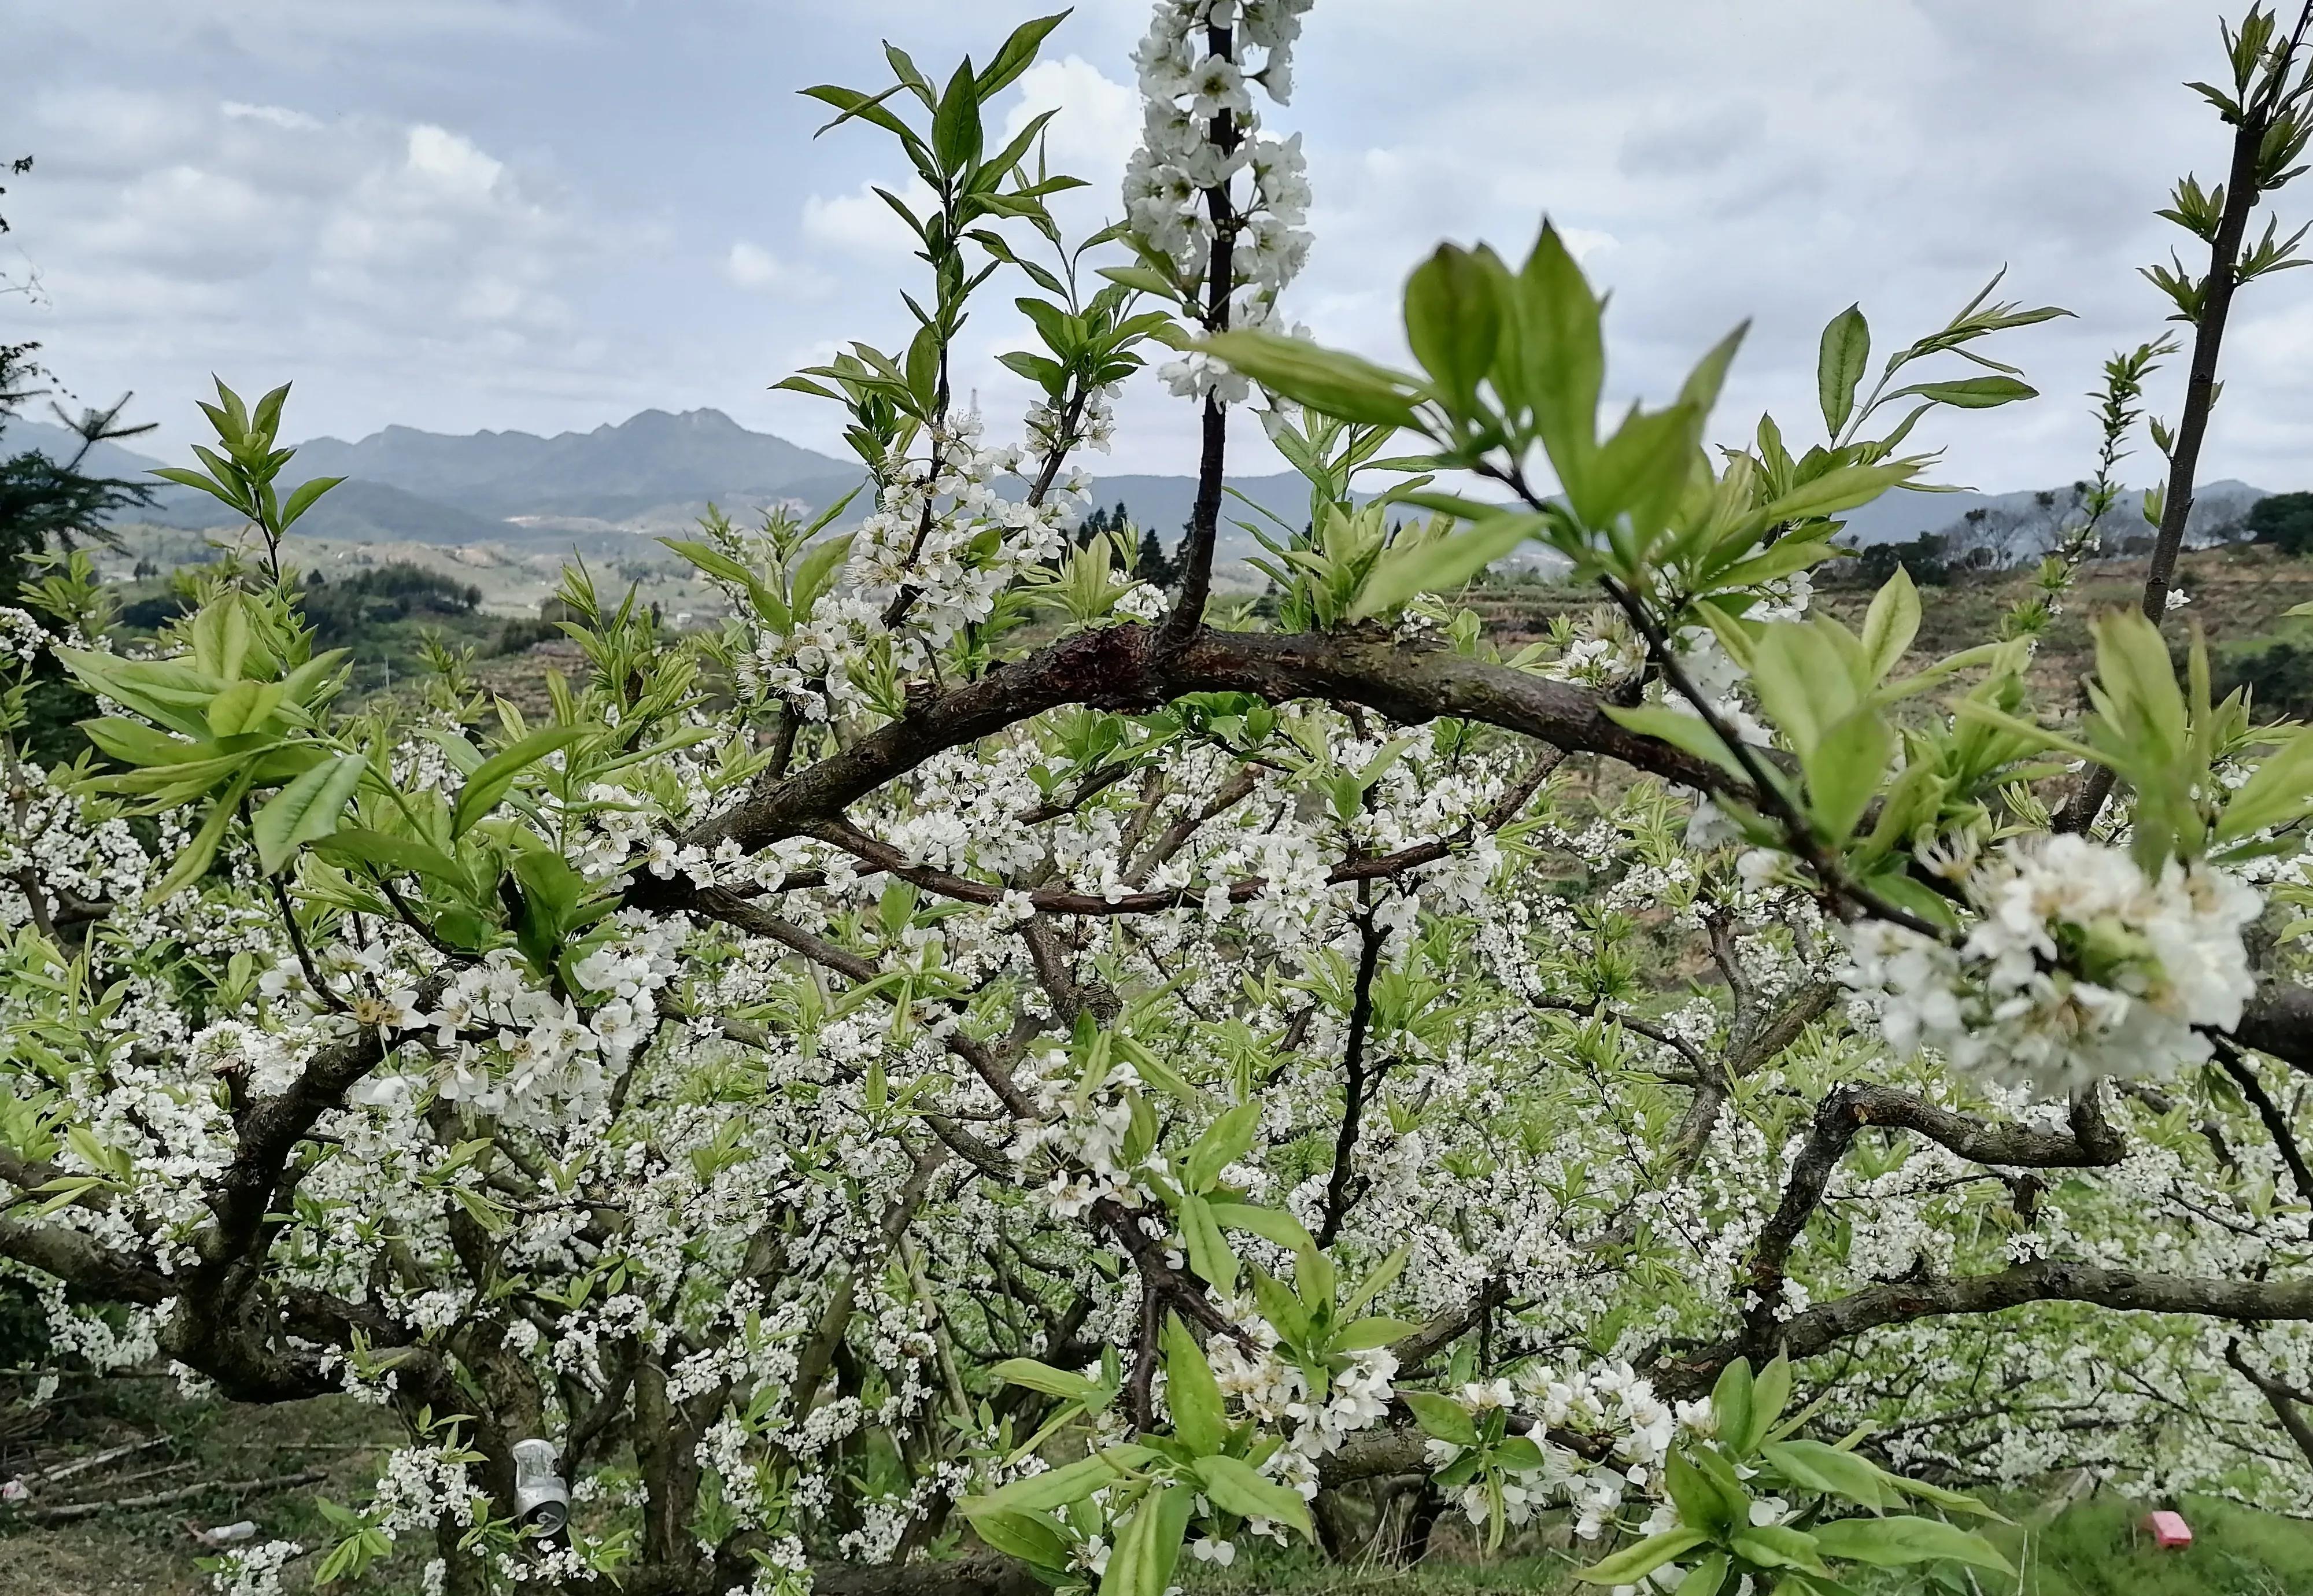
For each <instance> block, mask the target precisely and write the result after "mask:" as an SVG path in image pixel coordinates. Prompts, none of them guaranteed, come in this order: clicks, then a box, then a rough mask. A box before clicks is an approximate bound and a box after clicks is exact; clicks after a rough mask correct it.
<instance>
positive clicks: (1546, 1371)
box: [1429, 1362, 1711, 1540]
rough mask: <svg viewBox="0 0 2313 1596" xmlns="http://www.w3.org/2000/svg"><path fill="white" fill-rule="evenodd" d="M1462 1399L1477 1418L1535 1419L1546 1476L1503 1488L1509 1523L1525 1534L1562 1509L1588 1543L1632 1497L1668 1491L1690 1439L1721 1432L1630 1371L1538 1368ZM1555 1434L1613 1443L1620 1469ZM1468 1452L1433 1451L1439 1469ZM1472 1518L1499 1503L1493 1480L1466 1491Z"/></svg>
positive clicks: (1438, 1447) (1483, 1383)
mask: <svg viewBox="0 0 2313 1596" xmlns="http://www.w3.org/2000/svg"><path fill="white" fill-rule="evenodd" d="M1452 1395H1453V1397H1454V1398H1455V1400H1456V1401H1457V1402H1459V1403H1460V1404H1461V1405H1462V1406H1463V1407H1464V1408H1465V1409H1467V1410H1468V1411H1469V1412H1470V1413H1471V1414H1472V1415H1481V1414H1483V1413H1485V1412H1487V1411H1488V1410H1490V1409H1492V1408H1497V1407H1501V1408H1513V1409H1517V1410H1518V1411H1520V1412H1523V1413H1527V1414H1530V1415H1533V1425H1532V1428H1531V1429H1530V1431H1529V1432H1528V1438H1529V1439H1530V1440H1532V1441H1533V1442H1534V1443H1535V1446H1537V1447H1538V1448H1540V1449H1541V1451H1542V1458H1543V1462H1542V1467H1541V1468H1535V1469H1529V1470H1526V1471H1525V1472H1524V1473H1521V1474H1519V1475H1517V1476H1516V1477H1513V1478H1508V1479H1505V1480H1503V1481H1502V1482H1501V1496H1502V1512H1503V1516H1504V1517H1505V1518H1507V1519H1508V1521H1509V1522H1510V1523H1512V1524H1523V1523H1525V1522H1526V1521H1528V1520H1529V1519H1531V1518H1532V1517H1533V1516H1534V1515H1535V1512H1538V1511H1540V1510H1541V1509H1543V1508H1544V1507H1547V1506H1550V1505H1551V1504H1552V1503H1560V1502H1562V1503H1565V1504H1566V1505H1567V1506H1569V1507H1570V1508H1572V1509H1573V1510H1574V1514H1575V1524H1574V1532H1575V1534H1577V1535H1578V1536H1580V1537H1581V1538H1582V1539H1585V1540H1589V1539H1595V1538H1596V1536H1597V1535H1598V1534H1599V1532H1600V1531H1601V1530H1604V1529H1605V1526H1606V1525H1607V1524H1608V1523H1609V1522H1611V1521H1613V1519H1614V1515H1615V1513H1616V1512H1619V1511H1620V1510H1621V1508H1622V1505H1623V1499H1624V1498H1625V1496H1627V1495H1629V1493H1631V1491H1634V1490H1636V1491H1645V1492H1649V1493H1650V1494H1651V1491H1652V1490H1653V1489H1657V1488H1658V1482H1659V1480H1660V1478H1661V1476H1662V1472H1663V1468H1664V1466H1665V1463H1666V1461H1667V1459H1668V1458H1669V1456H1670V1450H1671V1447H1672V1445H1673V1443H1674V1442H1675V1441H1676V1440H1677V1438H1678V1434H1679V1432H1680V1431H1681V1430H1682V1429H1684V1430H1692V1431H1698V1432H1706V1433H1707V1431H1708V1429H1709V1426H1710V1424H1711V1406H1710V1404H1708V1403H1699V1402H1698V1403H1684V1402H1683V1403H1680V1404H1678V1405H1677V1406H1675V1407H1674V1406H1672V1405H1671V1404H1669V1403H1667V1402H1665V1401H1664V1400H1663V1399H1662V1398H1660V1397H1658V1396H1657V1395H1656V1394H1655V1389H1654V1386H1653V1384H1652V1382H1650V1381H1649V1380H1645V1379H1643V1378H1642V1377H1640V1375H1639V1374H1637V1373H1636V1372H1634V1371H1632V1370H1631V1366H1630V1364H1628V1363H1626V1362H1604V1363H1599V1364H1597V1365H1596V1366H1594V1367H1592V1368H1589V1369H1569V1370H1565V1371H1560V1370H1558V1369H1556V1368H1553V1367H1552V1365H1550V1364H1547V1363H1529V1364H1526V1365H1525V1366H1524V1367H1523V1368H1520V1369H1519V1370H1517V1371H1516V1372H1515V1373H1514V1374H1512V1375H1510V1376H1509V1377H1508V1378H1506V1379H1496V1380H1473V1381H1472V1382H1470V1383H1469V1384H1467V1385H1464V1387H1462V1389H1460V1390H1458V1391H1456V1392H1454V1393H1452ZM1552 1431H1559V1432H1561V1433H1564V1432H1566V1431H1576V1432H1579V1433H1582V1434H1585V1435H1590V1436H1597V1437H1609V1436H1611V1437H1612V1443H1611V1457H1612V1459H1613V1460H1612V1461H1607V1460H1600V1461H1596V1462H1594V1461H1592V1460H1590V1459H1587V1458H1586V1457H1584V1456H1582V1455H1581V1454H1579V1453H1577V1452H1574V1451H1569V1450H1568V1449H1566V1448H1565V1447H1562V1446H1561V1445H1559V1444H1558V1443H1557V1442H1554V1441H1552V1439H1551V1438H1550V1434H1551V1432H1552ZM1461 1450H1462V1449H1460V1448H1459V1447H1456V1446H1455V1445H1453V1444H1452V1443H1451V1442H1443V1441H1437V1440H1432V1441H1431V1442H1429V1459H1430V1461H1431V1463H1432V1464H1433V1466H1436V1467H1439V1468H1443V1467H1444V1466H1446V1465H1447V1464H1449V1463H1451V1462H1453V1460H1454V1459H1456V1457H1457V1456H1459V1455H1460V1452H1461ZM1462 1509H1463V1511H1464V1512H1465V1513H1467V1514H1468V1515H1469V1518H1470V1521H1471V1522H1472V1523H1473V1524H1480V1523H1483V1522H1485V1521H1486V1518H1487V1515H1488V1513H1489V1512H1491V1498H1490V1496H1489V1494H1488V1492H1487V1488H1486V1484H1485V1481H1484V1480H1483V1479H1479V1480H1475V1481H1473V1482H1472V1483H1471V1484H1470V1485H1469V1486H1467V1487H1466V1488H1464V1491H1463V1493H1462Z"/></svg>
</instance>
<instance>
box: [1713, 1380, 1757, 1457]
mask: <svg viewBox="0 0 2313 1596" xmlns="http://www.w3.org/2000/svg"><path fill="white" fill-rule="evenodd" d="M1711 1415H1712V1417H1713V1418H1714V1419H1716V1420H1717V1424H1716V1426H1715V1427H1716V1428H1717V1430H1718V1432H1719V1434H1720V1435H1722V1436H1725V1437H1727V1438H1728V1444H1729V1446H1730V1447H1731V1446H1732V1445H1733V1444H1734V1438H1735V1437H1738V1436H1742V1435H1746V1434H1747V1433H1750V1429H1751V1363H1750V1360H1748V1359H1747V1358H1737V1359H1736V1360H1735V1361H1734V1362H1731V1363H1729V1364H1728V1365H1727V1367H1726V1368H1725V1369H1723V1370H1721V1371H1719V1383H1718V1384H1717V1385H1715V1386H1713V1387H1711ZM1737 1460H1739V1457H1738V1459H1737Z"/></svg>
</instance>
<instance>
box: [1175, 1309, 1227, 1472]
mask: <svg viewBox="0 0 2313 1596" xmlns="http://www.w3.org/2000/svg"><path fill="white" fill-rule="evenodd" d="M1164 1339H1165V1405H1166V1406H1169V1407H1170V1408H1171V1409H1172V1410H1173V1433H1174V1435H1175V1436H1176V1437H1178V1438H1179V1440H1180V1442H1182V1444H1183V1445H1184V1446H1186V1447H1187V1448H1188V1449H1189V1450H1190V1451H1192V1452H1198V1453H1204V1452H1217V1451H1220V1450H1221V1448H1222V1447H1224V1446H1226V1445H1227V1444H1228V1435H1229V1422H1228V1414H1227V1410H1226V1409H1225V1408H1224V1407H1223V1406H1221V1388H1220V1384H1219V1382H1218V1381H1217V1380H1214V1379H1213V1368H1212V1365H1211V1364H1210V1363H1208V1362H1205V1352H1204V1349H1203V1348H1202V1347H1200V1346H1199V1345H1197V1340H1196V1337H1195V1336H1192V1335H1190V1334H1189V1327H1187V1326H1186V1325H1184V1324H1183V1323H1182V1322H1181V1316H1180V1315H1179V1314H1176V1313H1168V1314H1166V1315H1165V1337H1164Z"/></svg>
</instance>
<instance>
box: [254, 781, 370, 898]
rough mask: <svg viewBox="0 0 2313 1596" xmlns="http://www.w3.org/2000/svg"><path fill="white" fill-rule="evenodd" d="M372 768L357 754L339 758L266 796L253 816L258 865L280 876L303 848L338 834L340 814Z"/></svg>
mask: <svg viewBox="0 0 2313 1596" xmlns="http://www.w3.org/2000/svg"><path fill="white" fill-rule="evenodd" d="M368 769H369V761H367V760H365V759H364V758H362V757H361V756H360V755H359V754H339V755H338V757H337V758H335V759H330V760H325V761H323V762H322V763H320V764H317V765H315V766H314V767H313V768H312V770H310V771H307V772H305V773H304V774H303V775H302V776H300V777H298V778H297V779H296V780H294V781H292V782H290V783H289V785H288V786H286V787H285V788H283V789H281V790H280V791H278V792H277V793H275V794H274V795H273V796H272V797H271V798H268V799H267V800H266V801H265V804H264V806H263V807H260V808H259V810H258V811H257V813H256V814H255V815H253V816H251V817H250V831H251V833H253V834H254V836H255V837H256V839H257V862H258V865H259V868H260V869H263V870H264V872H265V873H266V874H267V875H268V876H273V875H278V874H279V873H280V871H281V869H283V867H285V866H286V865H287V864H288V862H289V861H290V860H292V859H293V858H295V856H296V852H297V850H298V849H299V848H300V847H302V846H303V844H305V843H307V842H312V841H314V840H315V839H317V838H321V837H326V836H328V835H329V834H330V833H331V832H333V831H335V830H337V829H338V816H339V815H342V814H343V813H345V807H346V805H347V803H349V802H350V801H351V800H352V798H353V796H354V792H355V790H356V789H357V788H359V787H360V786H361V780H362V775H363V773H364V772H366V771H367V770H368Z"/></svg>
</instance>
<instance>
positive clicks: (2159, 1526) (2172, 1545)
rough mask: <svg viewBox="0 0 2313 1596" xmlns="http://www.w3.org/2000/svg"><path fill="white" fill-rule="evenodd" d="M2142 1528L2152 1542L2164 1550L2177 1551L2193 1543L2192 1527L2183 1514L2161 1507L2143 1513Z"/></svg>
mask: <svg viewBox="0 0 2313 1596" xmlns="http://www.w3.org/2000/svg"><path fill="white" fill-rule="evenodd" d="M2144 1528H2145V1530H2146V1532H2147V1533H2149V1534H2150V1536H2151V1537H2152V1544H2153V1545H2154V1546H2157V1547H2159V1548H2161V1549H2162V1550H2164V1551H2177V1550H2180V1549H2182V1548H2185V1547H2188V1546H2190V1545H2192V1544H2193V1527H2192V1526H2191V1525H2190V1524H2187V1523H2186V1522H2185V1515H2184V1514H2183V1513H2179V1512H2168V1510H2167V1509H2165V1508H2163V1509H2161V1510H2160V1511H2159V1512H2148V1513H2146V1514H2145V1515H2144Z"/></svg>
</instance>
